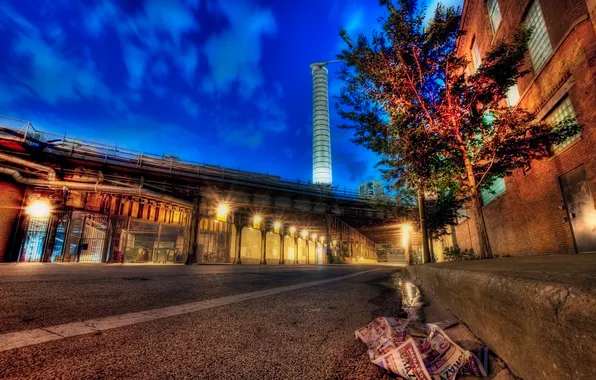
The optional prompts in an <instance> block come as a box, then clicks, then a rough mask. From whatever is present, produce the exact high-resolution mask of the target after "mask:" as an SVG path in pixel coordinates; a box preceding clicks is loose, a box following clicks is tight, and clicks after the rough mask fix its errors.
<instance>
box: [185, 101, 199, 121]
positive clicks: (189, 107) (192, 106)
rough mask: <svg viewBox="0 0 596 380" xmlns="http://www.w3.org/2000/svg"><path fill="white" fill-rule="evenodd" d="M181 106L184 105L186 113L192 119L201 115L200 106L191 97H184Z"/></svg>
mask: <svg viewBox="0 0 596 380" xmlns="http://www.w3.org/2000/svg"><path fill="white" fill-rule="evenodd" d="M181 104H182V107H183V108H184V109H185V110H186V112H187V113H188V114H189V115H190V116H191V117H193V118H196V117H197V116H198V115H199V106H198V105H197V103H196V102H195V101H194V100H192V99H191V98H190V97H188V96H184V97H182V100H181Z"/></svg>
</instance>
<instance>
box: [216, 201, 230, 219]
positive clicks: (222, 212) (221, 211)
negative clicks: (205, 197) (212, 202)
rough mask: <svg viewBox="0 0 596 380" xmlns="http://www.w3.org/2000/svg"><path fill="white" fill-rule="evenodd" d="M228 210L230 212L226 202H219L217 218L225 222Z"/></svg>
mask: <svg viewBox="0 0 596 380" xmlns="http://www.w3.org/2000/svg"><path fill="white" fill-rule="evenodd" d="M228 212H230V206H228V205H227V204H226V203H220V204H219V205H218V206H217V214H216V218H217V220H221V221H222V222H226V221H227V219H228Z"/></svg>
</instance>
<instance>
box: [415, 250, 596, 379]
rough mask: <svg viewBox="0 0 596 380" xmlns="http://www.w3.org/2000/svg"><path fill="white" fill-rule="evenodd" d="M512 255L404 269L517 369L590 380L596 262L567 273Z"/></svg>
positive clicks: (594, 357)
mask: <svg viewBox="0 0 596 380" xmlns="http://www.w3.org/2000/svg"><path fill="white" fill-rule="evenodd" d="M566 256H571V255H566ZM573 256H575V257H578V255H573ZM595 257H596V256H595ZM516 260H517V259H510V260H508V259H499V260H484V261H476V262H468V263H441V264H428V265H418V266H410V267H408V268H407V272H408V276H409V278H410V280H412V281H414V282H416V283H417V284H418V285H419V286H421V288H422V291H423V292H430V293H432V294H433V295H434V296H435V297H437V298H438V299H439V300H440V302H441V303H442V304H443V305H444V306H445V307H446V308H448V309H449V310H450V311H451V312H452V313H454V314H455V315H456V316H457V317H458V318H460V319H461V320H462V321H464V322H465V323H466V324H467V325H468V326H469V328H470V329H471V330H472V331H473V332H474V334H476V335H477V336H478V337H479V338H480V339H482V340H483V341H484V342H486V344H488V345H489V347H490V348H491V349H492V350H493V351H494V352H496V353H497V354H498V355H499V356H500V357H501V358H503V359H504V360H505V361H506V362H507V364H508V365H509V367H510V368H511V369H512V370H513V371H514V372H515V373H516V374H517V375H519V376H522V377H523V378H525V379H596V291H595V289H596V286H595V285H596V276H595V274H596V271H594V270H593V269H594V265H593V264H594V262H595V261H596V260H594V259H592V258H589V259H587V262H589V263H590V265H591V266H589V267H582V264H581V263H577V264H576V266H574V267H573V268H574V269H572V270H569V271H566V269H565V267H564V266H561V265H559V266H556V265H557V264H556V263H557V261H558V260H559V259H557V260H551V261H553V265H552V270H551V272H550V273H549V272H548V269H547V268H546V267H540V266H537V267H534V270H532V265H529V264H527V262H526V263H525V264H524V261H523V260H522V261H521V262H522V264H523V265H526V266H523V265H522V268H526V269H525V270H519V268H518V266H516ZM538 260H540V259H538ZM582 260H584V259H582ZM503 261H505V264H503V263H502V262H503ZM526 261H528V260H526ZM547 261H548V260H547ZM584 261H586V260H584ZM495 265H497V269H495V268H494V266H495ZM499 266H501V267H499ZM555 266H556V267H555ZM507 267H510V268H513V269H511V270H508V269H507Z"/></svg>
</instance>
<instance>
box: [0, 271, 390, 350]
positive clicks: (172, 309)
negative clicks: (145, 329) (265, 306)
mask: <svg viewBox="0 0 596 380" xmlns="http://www.w3.org/2000/svg"><path fill="white" fill-rule="evenodd" d="M379 269H380V268H376V269H370V270H365V271H362V272H356V273H352V274H348V275H346V276H340V277H333V278H329V279H326V280H319V281H311V282H304V283H302V284H296V285H288V286H280V287H278V288H273V289H266V290H259V291H256V292H249V293H242V294H236V295H233V296H227V297H221V298H215V299H211V300H206V301H199V302H192V303H186V304H182V305H176V306H168V307H162V308H159V309H152V310H145V311H139V312H135V313H127V314H121V315H114V316H110V317H104V318H98V319H89V320H87V321H83V322H72V323H64V324H61V325H55V326H50V327H44V328H38V329H32V330H24V331H17V332H12V333H7V334H2V335H0V352H2V351H8V350H13V349H15V348H22V347H27V346H33V345H36V344H41V343H46V342H50V341H53V340H60V339H65V338H70V337H73V336H78V335H85V334H92V333H97V332H99V331H104V330H109V329H115V328H118V327H125V326H130V325H134V324H137V323H142V322H149V321H154V320H156V319H161V318H167V317H173V316H176V315H181V314H188V313H193V312H195V311H200V310H206V309H211V308H214V307H218V306H225V305H231V304H234V303H237V302H242V301H247V300H251V299H255V298H261V297H267V296H271V295H274V294H279V293H284V292H289V291H292V290H297V289H302V288H308V287H311V286H317V285H323V284H328V283H330V282H337V281H341V280H345V279H347V278H350V277H355V276H359V275H361V274H365V273H369V272H374V271H376V270H379Z"/></svg>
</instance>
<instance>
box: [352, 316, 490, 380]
mask: <svg viewBox="0 0 596 380" xmlns="http://www.w3.org/2000/svg"><path fill="white" fill-rule="evenodd" d="M455 323H457V321H454V320H448V321H443V322H439V323H437V324H430V323H420V322H412V321H410V320H408V319H399V318H391V317H379V318H377V319H375V320H374V321H372V322H371V323H369V324H368V325H367V326H365V327H362V328H360V329H358V330H356V337H357V338H359V339H360V340H362V342H364V343H365V344H366V346H367V347H368V355H369V358H370V360H371V361H372V362H373V363H375V364H376V365H378V366H379V367H381V368H384V369H386V370H388V371H391V372H393V373H395V374H396V375H399V376H401V377H403V378H405V379H419V380H453V379H455V378H456V377H457V376H458V375H461V376H482V377H486V371H485V370H484V367H483V366H482V364H481V362H480V360H479V359H478V358H477V357H476V355H474V354H473V353H472V352H470V351H466V350H463V349H462V348H461V347H459V346H458V345H457V344H456V343H454V342H453V341H452V340H451V339H450V338H449V337H448V336H447V334H445V332H444V331H443V330H442V328H448V327H450V326H452V325H453V324H455ZM441 327H442V328H441Z"/></svg>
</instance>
